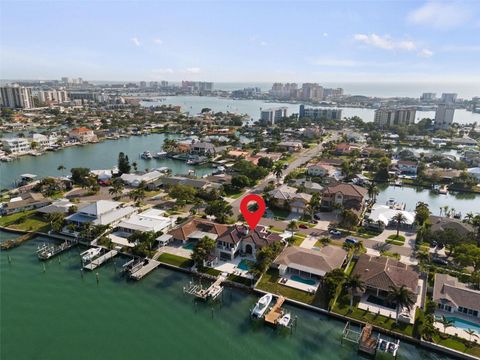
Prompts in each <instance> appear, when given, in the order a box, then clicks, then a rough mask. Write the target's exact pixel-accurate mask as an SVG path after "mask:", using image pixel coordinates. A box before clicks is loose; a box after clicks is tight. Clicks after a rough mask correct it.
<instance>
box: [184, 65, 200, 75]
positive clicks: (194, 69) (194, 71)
mask: <svg viewBox="0 0 480 360" xmlns="http://www.w3.org/2000/svg"><path fill="white" fill-rule="evenodd" d="M185 72H186V73H189V74H199V73H200V68H198V67H191V68H186V69H185Z"/></svg>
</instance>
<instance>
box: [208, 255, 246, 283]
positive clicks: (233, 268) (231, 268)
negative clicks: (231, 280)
mask: <svg viewBox="0 0 480 360" xmlns="http://www.w3.org/2000/svg"><path fill="white" fill-rule="evenodd" d="M242 260H249V261H253V262H255V259H254V258H253V257H240V256H239V257H236V258H235V259H233V260H229V261H221V260H219V261H218V263H217V265H215V266H214V267H213V268H214V269H216V270H218V271H221V272H226V273H228V274H234V275H238V276H242V277H244V278H247V279H252V278H253V276H252V275H251V274H249V273H248V270H243V269H240V268H239V267H238V265H239V264H240V263H241V262H242Z"/></svg>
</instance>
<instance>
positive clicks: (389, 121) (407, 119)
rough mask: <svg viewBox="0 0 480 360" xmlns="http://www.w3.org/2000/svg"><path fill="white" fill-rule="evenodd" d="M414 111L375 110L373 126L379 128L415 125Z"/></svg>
mask: <svg viewBox="0 0 480 360" xmlns="http://www.w3.org/2000/svg"><path fill="white" fill-rule="evenodd" d="M416 112H417V111H416V110H415V109H412V108H402V109H397V108H394V109H390V108H381V109H378V110H375V119H374V122H375V124H377V125H379V126H382V127H383V126H393V125H410V124H414V123H415V115H416Z"/></svg>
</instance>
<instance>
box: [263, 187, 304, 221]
mask: <svg viewBox="0 0 480 360" xmlns="http://www.w3.org/2000/svg"><path fill="white" fill-rule="evenodd" d="M268 195H269V198H270V204H271V205H273V206H275V207H278V208H284V209H289V210H290V211H291V212H293V213H297V214H303V213H305V212H306V209H307V206H308V204H309V202H310V200H311V199H312V195H310V194H306V193H297V189H295V188H294V187H291V186H287V185H281V186H280V187H278V188H276V189H273V190H272V191H269V192H268Z"/></svg>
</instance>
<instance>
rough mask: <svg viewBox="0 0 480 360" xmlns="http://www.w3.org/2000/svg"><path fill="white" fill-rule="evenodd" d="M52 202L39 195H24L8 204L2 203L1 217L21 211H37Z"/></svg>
mask: <svg viewBox="0 0 480 360" xmlns="http://www.w3.org/2000/svg"><path fill="white" fill-rule="evenodd" d="M51 202H52V200H51V199H49V198H45V197H44V196H43V195H42V194H40V193H24V194H22V196H21V197H18V198H14V199H11V201H10V202H7V203H3V205H2V207H1V208H0V213H1V214H2V215H10V214H14V213H18V212H22V211H27V210H33V209H38V208H41V207H44V206H47V205H48V204H50V203H51Z"/></svg>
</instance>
